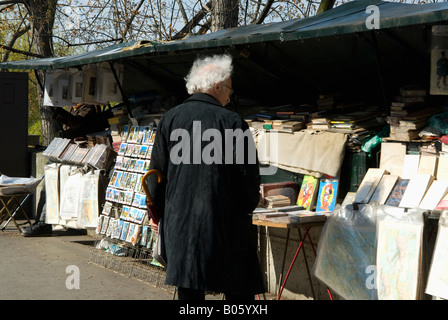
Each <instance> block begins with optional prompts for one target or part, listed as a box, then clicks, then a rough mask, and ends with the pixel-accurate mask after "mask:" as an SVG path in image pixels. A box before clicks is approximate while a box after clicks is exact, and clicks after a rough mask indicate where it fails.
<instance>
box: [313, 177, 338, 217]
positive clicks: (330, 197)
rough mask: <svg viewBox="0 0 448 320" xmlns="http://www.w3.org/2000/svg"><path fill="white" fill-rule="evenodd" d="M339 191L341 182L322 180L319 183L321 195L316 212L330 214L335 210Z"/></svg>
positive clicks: (335, 179) (319, 194)
mask: <svg viewBox="0 0 448 320" xmlns="http://www.w3.org/2000/svg"><path fill="white" fill-rule="evenodd" d="M338 191H339V181H338V179H337V178H334V179H321V180H320V181H319V193H318V198H317V205H316V212H322V211H325V212H330V211H333V210H334V207H335V206H336V201H337V197H338Z"/></svg>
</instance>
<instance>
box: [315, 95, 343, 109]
mask: <svg viewBox="0 0 448 320" xmlns="http://www.w3.org/2000/svg"><path fill="white" fill-rule="evenodd" d="M339 96H340V93H326V94H320V95H319V96H318V98H317V100H316V106H317V109H318V110H331V109H333V108H334V106H335V104H336V103H337V101H336V98H337V97H339Z"/></svg>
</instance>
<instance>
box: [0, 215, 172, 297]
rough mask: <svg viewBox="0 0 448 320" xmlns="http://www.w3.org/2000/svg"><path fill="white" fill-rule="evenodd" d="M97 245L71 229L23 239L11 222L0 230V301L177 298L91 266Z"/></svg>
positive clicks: (167, 291)
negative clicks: (46, 235)
mask: <svg viewBox="0 0 448 320" xmlns="http://www.w3.org/2000/svg"><path fill="white" fill-rule="evenodd" d="M84 233H85V232H84ZM95 241H96V239H95V238H94V237H93V236H90V235H88V234H80V232H78V231H77V230H73V229H68V230H55V231H53V234H52V235H51V236H48V237H24V236H22V235H21V234H20V233H19V232H18V230H17V228H16V227H15V225H14V224H13V223H12V222H11V223H10V224H8V225H7V227H6V229H5V230H3V231H0V274H1V276H0V300H172V299H173V291H171V292H170V290H167V289H165V288H161V287H155V286H154V285H152V284H150V283H146V282H144V281H142V280H140V279H138V278H136V277H134V276H128V275H126V274H123V272H117V271H115V270H112V269H108V268H107V267H105V266H104V265H101V264H97V263H93V262H92V261H96V260H95V257H96V256H97V254H99V253H101V252H99V253H98V252H96V251H98V250H99V249H95V248H94V244H95ZM108 255H110V254H108ZM110 256H111V255H110ZM97 260H98V259H97Z"/></svg>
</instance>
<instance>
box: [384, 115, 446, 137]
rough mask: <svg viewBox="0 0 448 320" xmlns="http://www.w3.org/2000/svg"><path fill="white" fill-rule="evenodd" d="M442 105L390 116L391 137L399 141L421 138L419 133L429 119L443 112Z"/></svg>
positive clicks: (388, 118)
mask: <svg viewBox="0 0 448 320" xmlns="http://www.w3.org/2000/svg"><path fill="white" fill-rule="evenodd" d="M441 111H442V109H441V108H440V107H430V108H424V109H421V110H416V111H413V112H410V113H408V114H407V115H406V116H392V115H391V116H388V117H387V119H386V120H387V123H388V124H389V125H390V135H389V139H391V140H398V141H412V140H415V139H418V138H419V133H420V131H421V129H422V128H424V127H425V126H426V125H427V123H428V119H429V118H430V117H431V116H432V115H434V114H436V113H439V112H441Z"/></svg>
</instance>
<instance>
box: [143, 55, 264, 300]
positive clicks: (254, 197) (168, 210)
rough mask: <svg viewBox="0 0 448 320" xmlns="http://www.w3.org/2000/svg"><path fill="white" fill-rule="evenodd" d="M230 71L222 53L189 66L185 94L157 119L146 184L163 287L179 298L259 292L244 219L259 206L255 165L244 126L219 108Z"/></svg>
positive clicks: (225, 95)
mask: <svg viewBox="0 0 448 320" xmlns="http://www.w3.org/2000/svg"><path fill="white" fill-rule="evenodd" d="M232 68H233V67H232V58H231V57H230V56H228V55H215V56H212V57H206V58H200V59H198V60H196V61H195V62H194V64H193V66H192V69H191V71H190V73H189V74H188V76H187V77H186V79H185V80H186V87H187V90H188V93H189V94H192V95H191V97H190V98H188V99H187V100H186V101H185V102H184V103H182V104H181V105H178V106H177V107H175V108H173V109H171V110H169V111H167V112H166V113H165V115H164V116H163V118H162V119H161V121H160V124H159V126H158V128H157V135H156V139H155V142H154V148H153V151H152V154H151V169H157V170H159V171H160V172H161V173H162V175H163V182H162V183H160V184H157V183H156V182H155V179H154V180H152V179H151V180H150V181H149V183H148V186H149V189H150V192H151V194H153V195H154V196H153V198H154V203H155V207H156V208H157V209H158V210H157V211H158V212H159V213H160V220H161V223H160V228H159V230H158V231H159V236H160V237H161V239H162V240H163V244H164V252H163V253H164V254H163V255H164V256H165V259H166V262H167V269H166V283H167V284H169V285H173V286H177V288H178V298H179V299H180V300H183V299H204V297H205V292H206V291H212V292H221V293H224V294H225V296H226V299H253V298H254V295H255V294H257V293H261V292H264V289H263V282H262V276H261V272H260V266H259V263H258V259H257V253H256V246H255V242H254V239H253V238H252V226H251V216H250V214H251V213H252V211H253V210H254V208H255V207H256V205H257V203H258V200H259V184H260V176H259V167H258V159H257V156H256V150H255V148H254V141H253V139H252V136H251V135H250V131H249V128H248V126H247V124H246V122H245V121H244V120H243V119H241V117H240V116H239V115H238V114H236V113H234V112H232V111H230V110H228V109H226V108H224V106H225V105H226V104H228V102H229V101H230V96H231V94H232V92H233V90H232V79H231V74H232ZM229 137H230V138H229ZM238 144H239V145H238ZM241 153H244V155H241ZM242 159H244V160H242ZM155 220H157V219H155Z"/></svg>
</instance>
